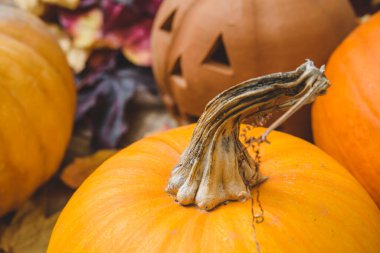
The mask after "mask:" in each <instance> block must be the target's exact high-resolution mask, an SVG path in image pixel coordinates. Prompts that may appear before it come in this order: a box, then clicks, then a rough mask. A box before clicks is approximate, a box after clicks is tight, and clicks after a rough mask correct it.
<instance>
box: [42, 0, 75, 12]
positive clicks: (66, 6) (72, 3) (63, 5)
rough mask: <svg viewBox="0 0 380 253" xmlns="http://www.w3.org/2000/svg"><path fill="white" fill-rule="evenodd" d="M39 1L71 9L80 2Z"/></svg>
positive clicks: (72, 0) (71, 0)
mask: <svg viewBox="0 0 380 253" xmlns="http://www.w3.org/2000/svg"><path fill="white" fill-rule="evenodd" d="M40 1H41V2H44V3H47V4H53V5H58V6H61V7H64V8H68V9H71V10H75V9H76V8H77V7H78V5H79V3H80V1H79V0H40Z"/></svg>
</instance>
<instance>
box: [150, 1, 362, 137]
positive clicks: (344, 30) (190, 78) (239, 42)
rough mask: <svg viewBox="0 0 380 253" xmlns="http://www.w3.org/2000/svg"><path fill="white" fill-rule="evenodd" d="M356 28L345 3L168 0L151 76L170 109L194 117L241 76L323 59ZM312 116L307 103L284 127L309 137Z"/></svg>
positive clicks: (155, 37)
mask: <svg viewBox="0 0 380 253" xmlns="http://www.w3.org/2000/svg"><path fill="white" fill-rule="evenodd" d="M355 26H356V19H355V15H354V12H353V10H352V8H351V6H350V4H349V2H348V1H347V0H334V1H330V0H322V1H309V0H292V1H286V2H284V1H283V0H265V1H257V0H252V1H247V0H233V1H231V0H202V1H195V0H166V1H164V2H163V3H162V5H161V6H160V10H159V12H158V14H157V17H156V19H155V22H154V27H153V32H152V51H153V56H154V57H153V69H154V74H155V78H156V80H157V84H158V86H159V87H160V91H161V93H162V96H163V100H164V102H165V104H166V106H167V107H168V108H169V109H170V111H171V112H172V113H173V114H174V115H176V116H177V118H179V120H180V121H181V122H194V120H195V119H196V118H198V117H199V116H200V115H201V113H202V112H203V110H204V108H205V105H206V104H207V102H208V101H210V100H211V99H212V98H213V97H214V96H215V95H217V94H218V93H219V92H221V91H223V90H225V89H227V88H229V87H231V86H233V85H235V84H237V83H239V82H242V81H243V80H246V79H248V78H251V77H253V76H261V75H266V74H269V73H272V72H279V71H289V70H291V69H293V68H295V67H296V66H298V65H299V64H300V62H302V61H304V60H305V59H311V60H313V61H314V62H315V63H316V64H317V65H322V64H325V63H326V61H327V59H328V57H329V55H330V54H331V53H332V51H333V50H334V49H335V47H336V46H337V45H338V44H339V43H340V42H341V41H342V40H343V38H344V37H345V36H347V35H348V34H349V32H350V31H351V30H352V29H354V27H355ZM273 59H276V60H275V61H274V60H273ZM310 118H311V116H310V108H307V107H304V108H303V109H302V111H299V112H298V113H297V114H295V115H294V116H293V117H292V118H291V119H290V120H289V121H287V122H286V123H285V124H284V125H283V126H282V130H283V131H285V132H288V133H291V134H295V135H297V136H300V137H302V138H306V139H309V140H310V139H311V135H312V133H311V123H310V122H311V119H310Z"/></svg>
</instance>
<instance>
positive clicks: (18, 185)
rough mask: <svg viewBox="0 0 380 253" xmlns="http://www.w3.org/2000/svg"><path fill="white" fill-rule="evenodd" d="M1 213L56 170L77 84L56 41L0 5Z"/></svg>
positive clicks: (40, 25)
mask: <svg viewBox="0 0 380 253" xmlns="http://www.w3.org/2000/svg"><path fill="white" fill-rule="evenodd" d="M0 80H1V81H0V216H1V215H3V214H5V213H6V212H8V211H10V210H13V209H14V208H16V207H18V206H19V205H20V204H21V203H22V202H23V201H25V199H26V198H27V197H29V196H30V195H31V194H32V193H33V192H34V191H35V190H36V188H37V187H38V186H39V185H41V184H42V183H43V182H45V181H46V180H47V179H48V178H49V177H50V176H51V175H52V174H53V173H54V172H55V170H56V169H57V168H58V166H59V164H60V162H61V159H62V157H63V154H64V151H65V147H66V144H67V142H68V140H69V136H70V133H71V128H72V123H73V119H74V110H75V109H74V108H75V86H74V84H73V77H72V74H71V71H70V69H69V67H68V64H67V63H66V60H65V56H64V54H63V53H62V52H61V50H60V48H59V45H58V44H57V42H56V41H55V39H54V38H53V36H51V35H50V34H49V32H48V28H47V27H46V26H45V25H44V24H43V23H42V22H41V21H40V20H38V19H37V18H36V17H34V16H32V15H31V14H28V13H26V12H23V11H21V10H18V9H15V8H12V7H5V6H1V5H0Z"/></svg>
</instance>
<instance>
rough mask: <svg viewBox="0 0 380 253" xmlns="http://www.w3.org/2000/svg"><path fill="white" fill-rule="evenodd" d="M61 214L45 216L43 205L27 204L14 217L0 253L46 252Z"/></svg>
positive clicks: (2, 240)
mask: <svg viewBox="0 0 380 253" xmlns="http://www.w3.org/2000/svg"><path fill="white" fill-rule="evenodd" d="M58 216H59V213H55V214H53V215H51V216H50V217H46V216H45V210H44V206H43V205H39V204H38V203H36V202H32V201H29V202H27V203H26V204H25V205H24V206H23V207H22V208H21V209H20V210H19V211H18V212H17V213H16V215H15V216H14V218H13V219H12V222H11V224H10V225H9V226H8V227H7V228H6V229H5V231H4V233H3V235H2V237H1V239H0V252H5V253H41V252H46V249H47V246H48V242H49V238H50V234H51V232H52V231H53V227H54V224H55V222H56V221H57V219H58Z"/></svg>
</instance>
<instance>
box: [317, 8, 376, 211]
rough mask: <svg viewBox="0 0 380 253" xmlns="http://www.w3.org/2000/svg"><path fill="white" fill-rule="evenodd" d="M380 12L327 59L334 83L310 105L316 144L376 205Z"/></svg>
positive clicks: (327, 71) (328, 70)
mask: <svg viewBox="0 0 380 253" xmlns="http://www.w3.org/2000/svg"><path fill="white" fill-rule="evenodd" d="M379 41H380V12H378V13H377V14H376V15H374V16H373V17H372V18H371V19H370V20H369V21H367V22H366V23H364V24H362V25H361V26H360V27H358V28H357V29H356V30H355V31H354V32H352V34H350V36H349V37H348V38H347V39H346V40H345V41H344V42H343V43H342V44H341V45H340V46H339V47H338V48H337V50H336V51H335V52H334V54H333V55H332V56H331V59H330V60H329V62H328V64H327V69H326V74H327V76H328V77H329V79H330V80H331V83H332V87H331V90H329V92H328V94H327V96H325V97H323V98H320V99H318V100H317V101H316V103H315V105H314V108H313V117H312V118H313V133H314V138H315V142H316V144H317V145H318V146H319V147H321V148H322V149H323V150H325V151H326V152H327V153H328V154H330V155H331V156H333V157H334V158H336V159H337V160H338V161H339V162H341V163H342V164H343V165H344V166H345V167H346V168H347V169H349V170H350V171H351V173H352V174H353V175H354V176H355V177H356V178H357V179H358V181H359V182H361V183H362V185H363V186H364V187H365V188H366V189H367V191H368V192H369V193H370V194H371V196H372V197H373V199H374V200H375V202H376V203H377V205H378V206H380V156H379V153H380V107H379V98H380V60H379V59H380V43H379Z"/></svg>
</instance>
